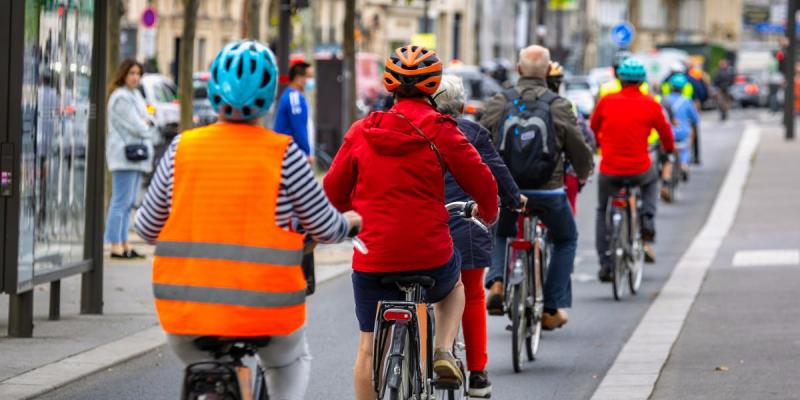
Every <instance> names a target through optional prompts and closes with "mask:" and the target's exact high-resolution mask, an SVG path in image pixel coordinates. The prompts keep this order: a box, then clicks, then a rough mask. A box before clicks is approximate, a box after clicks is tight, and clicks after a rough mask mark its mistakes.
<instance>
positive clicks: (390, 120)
mask: <svg viewBox="0 0 800 400" xmlns="http://www.w3.org/2000/svg"><path fill="white" fill-rule="evenodd" d="M397 113H401V114H403V115H404V116H406V118H408V121H406V119H404V118H403V117H402V116H400V115H397ZM437 116H441V115H439V114H438V113H437V112H436V111H435V110H434V109H433V108H432V107H431V106H430V105H429V104H427V103H423V102H421V101H416V100H400V102H398V103H397V104H396V105H395V107H393V108H392V110H391V111H389V112H373V113H371V114H370V115H369V116H367V117H366V118H365V120H364V125H363V128H364V138H365V139H366V141H367V143H368V144H369V146H370V147H371V148H372V149H373V150H375V152H376V153H378V154H381V155H386V156H395V157H396V156H402V155H404V154H407V153H410V152H412V151H415V150H417V149H419V148H420V146H429V144H428V141H427V140H425V138H423V137H422V136H420V135H419V133H417V131H416V130H415V129H414V128H413V127H412V126H411V124H409V121H411V122H413V123H414V125H416V126H417V127H418V128H419V129H420V130H422V132H423V133H424V134H425V135H426V136H427V137H428V138H429V139H431V140H433V139H434V137H436V135H437V134H438V131H439V129H438V128H435V129H430V127H431V126H432V124H431V122H433V121H434V120H435V119H436V117H437Z"/></svg>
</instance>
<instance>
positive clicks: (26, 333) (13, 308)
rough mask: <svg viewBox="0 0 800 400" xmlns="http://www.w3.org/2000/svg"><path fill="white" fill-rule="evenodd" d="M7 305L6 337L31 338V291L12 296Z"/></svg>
mask: <svg viewBox="0 0 800 400" xmlns="http://www.w3.org/2000/svg"><path fill="white" fill-rule="evenodd" d="M10 297H11V301H10V302H9V303H8V336H11V337H19V338H29V337H33V290H29V291H27V292H24V293H19V294H12V295H11V296H10Z"/></svg>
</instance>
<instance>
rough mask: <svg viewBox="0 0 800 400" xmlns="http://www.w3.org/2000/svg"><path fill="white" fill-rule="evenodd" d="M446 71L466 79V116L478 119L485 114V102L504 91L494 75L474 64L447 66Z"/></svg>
mask: <svg viewBox="0 0 800 400" xmlns="http://www.w3.org/2000/svg"><path fill="white" fill-rule="evenodd" d="M444 73H446V74H453V75H457V76H458V77H460V78H461V79H462V80H463V81H464V89H465V90H464V91H465V94H466V104H465V105H464V116H465V117H467V118H471V119H475V120H478V119H480V117H481V114H483V110H484V108H485V104H486V103H485V102H486V101H487V100H489V99H490V98H491V97H492V96H494V95H495V94H497V93H500V92H502V91H503V88H502V87H501V86H500V85H499V84H498V83H497V81H495V80H494V79H493V78H492V77H490V76H488V75H485V74H483V73H481V71H480V68H478V67H476V66H474V65H463V64H460V65H457V66H452V67H449V68H445V70H444Z"/></svg>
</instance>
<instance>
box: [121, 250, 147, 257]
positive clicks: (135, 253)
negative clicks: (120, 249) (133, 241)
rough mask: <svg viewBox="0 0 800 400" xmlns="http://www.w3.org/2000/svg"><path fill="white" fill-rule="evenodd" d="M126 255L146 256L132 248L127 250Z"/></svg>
mask: <svg viewBox="0 0 800 400" xmlns="http://www.w3.org/2000/svg"><path fill="white" fill-rule="evenodd" d="M125 255H127V256H128V258H146V256H145V255H144V254H139V253H137V252H136V250H134V249H130V250H128V251H126V252H125Z"/></svg>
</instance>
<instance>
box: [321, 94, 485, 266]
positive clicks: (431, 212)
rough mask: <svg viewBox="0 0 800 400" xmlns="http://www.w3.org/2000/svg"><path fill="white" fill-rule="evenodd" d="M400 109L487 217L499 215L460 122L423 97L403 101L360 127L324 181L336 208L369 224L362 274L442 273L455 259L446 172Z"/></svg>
mask: <svg viewBox="0 0 800 400" xmlns="http://www.w3.org/2000/svg"><path fill="white" fill-rule="evenodd" d="M392 112H398V113H401V114H403V115H405V116H407V117H408V118H409V119H410V120H411V121H412V122H413V123H414V124H415V125H416V126H417V127H419V128H420V129H421V130H422V132H424V133H425V135H427V136H428V137H429V138H430V139H431V140H432V141H433V142H434V143H435V144H436V147H438V149H439V151H440V153H441V154H442V156H443V158H444V161H445V164H446V165H447V169H448V170H449V172H450V173H451V174H452V175H453V176H454V177H455V178H456V180H457V181H458V183H459V185H461V187H462V188H463V189H464V190H465V191H466V192H467V193H469V194H470V195H471V196H472V198H474V199H475V201H476V202H477V203H478V210H479V212H480V216H481V218H482V219H483V220H485V221H489V222H493V221H494V220H495V219H496V218H497V184H496V183H495V180H494V177H493V176H492V172H491V171H490V170H489V168H488V167H487V166H486V165H485V164H484V163H483V162H482V161H481V157H480V155H479V154H478V152H477V151H476V150H475V148H474V147H472V145H471V144H470V143H469V141H467V138H466V137H464V135H463V134H462V133H461V132H460V131H459V130H458V127H457V125H456V122H455V120H453V119H452V118H450V117H447V116H444V115H442V114H440V113H438V112H436V110H434V108H433V107H431V105H430V104H428V103H427V102H425V101H423V100H418V99H401V100H399V101H398V102H397V104H396V105H395V106H394V107H393V108H392V110H391V111H390V112H388V113H383V112H375V113H372V114H370V115H369V116H367V117H366V118H364V119H362V120H359V121H357V122H356V123H355V124H353V126H352V127H351V128H350V131H349V132H347V135H346V136H345V138H344V144H343V145H342V147H341V149H339V152H338V153H337V154H336V157H335V158H334V160H333V164H332V165H331V169H330V170H329V171H328V174H327V175H326V176H325V180H324V182H323V185H324V187H325V192H326V193H327V194H328V197H329V198H330V200H331V203H333V205H334V206H336V208H338V209H339V210H341V211H344V210H351V209H352V210H355V211H356V212H358V213H359V214H361V216H362V217H363V219H364V224H363V227H362V230H361V233H360V234H359V238H361V239H362V240H363V241H364V244H365V245H366V246H367V248H368V249H369V254H366V255H364V254H361V253H360V252H355V256H354V257H353V269H355V270H356V271H362V272H398V271H411V270H419V269H429V268H435V267H439V266H441V265H444V264H445V263H446V262H447V261H448V260H449V259H450V257H451V256H452V254H453V240H452V239H451V237H450V229H449V226H448V224H447V222H448V219H449V216H448V214H447V211H446V210H445V208H444V204H445V203H444V201H445V197H444V172H443V171H442V168H441V166H440V163H439V160H438V158H437V157H436V153H434V151H433V150H432V149H431V146H430V145H429V144H428V142H427V141H426V140H425V139H423V138H422V137H421V136H420V135H419V134H418V133H417V132H416V131H415V130H414V129H413V128H412V127H411V126H410V125H409V123H408V122H407V121H405V120H404V119H402V118H401V117H400V116H397V115H394V114H392Z"/></svg>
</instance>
